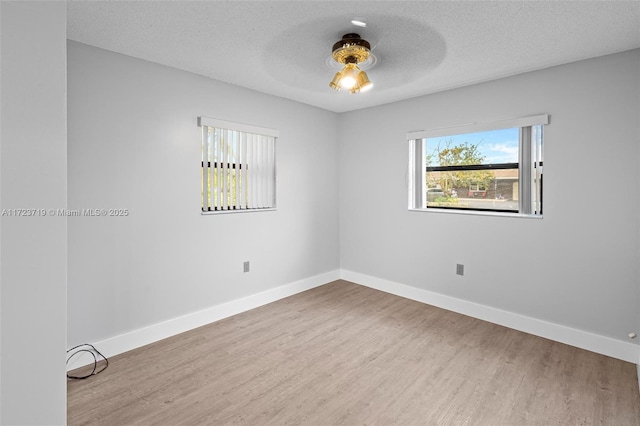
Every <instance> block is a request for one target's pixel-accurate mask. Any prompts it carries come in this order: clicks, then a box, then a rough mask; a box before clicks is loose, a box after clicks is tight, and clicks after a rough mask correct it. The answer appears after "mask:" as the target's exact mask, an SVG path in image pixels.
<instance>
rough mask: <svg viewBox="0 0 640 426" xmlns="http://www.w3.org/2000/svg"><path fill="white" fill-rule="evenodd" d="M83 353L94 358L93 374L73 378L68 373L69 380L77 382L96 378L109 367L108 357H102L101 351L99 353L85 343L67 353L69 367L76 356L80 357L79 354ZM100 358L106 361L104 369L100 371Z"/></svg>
mask: <svg viewBox="0 0 640 426" xmlns="http://www.w3.org/2000/svg"><path fill="white" fill-rule="evenodd" d="M80 348H82V349H80ZM89 348H91V349H89ZM76 349H77V350H76ZM73 351H75V352H73ZM69 352H72V353H71V355H69ZM82 352H88V353H90V354H91V356H93V371H91V373H89V374H87V375H86V376H71V375H69V373H67V378H69V379H77V380H83V379H88V378H89V377H91V376H95V375H96V374H98V373H102V372H103V371H104V370H106V369H107V367H108V366H109V360H108V359H107V357H106V356H104V355H102V354H101V353H100V351H98V350H97V349H96V348H95V346H93V345H91V344H89V343H83V344H82V345H78V346H76V347H73V348H71V349H69V350H68V351H67V365H69V361H70V360H71V359H72V358H73V357H74V356H76V355H78V354H79V353H82ZM98 356H99V357H100V358H102V359H103V360H104V361H105V364H104V367H102V368H101V369H99V370H98V362H100V360H99V359H98Z"/></svg>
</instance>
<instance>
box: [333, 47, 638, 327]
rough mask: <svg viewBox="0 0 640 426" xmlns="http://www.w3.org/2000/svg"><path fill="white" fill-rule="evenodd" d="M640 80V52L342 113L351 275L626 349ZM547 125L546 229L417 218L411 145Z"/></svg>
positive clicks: (632, 297)
mask: <svg viewBox="0 0 640 426" xmlns="http://www.w3.org/2000/svg"><path fill="white" fill-rule="evenodd" d="M639 75H640V51H638V50H636V51H631V52H624V53H620V54H615V55H610V56H606V57H601V58H596V59H592V60H588V61H583V62H578V63H573V64H569V65H565V66H560V67H555V68H550V69H546V70H542V71H537V72H532V73H527V74H522V75H518V76H514V77H510V78H504V79H501V80H496V81H492V82H488V83H484V84H477V85H474V86H469V87H465V88H460V89H457V90H451V91H447V92H442V93H438V94H433V95H428V96H422V97H418V98H415V99H411V100H407V101H403V102H398V103H394V104H389V105H385V106H380V107H376V108H370V109H366V110H361V111H356V112H351V113H346V114H342V115H341V116H340V118H339V136H340V143H339V147H340V151H339V157H338V158H339V167H338V170H339V173H340V178H339V184H340V253H341V267H342V268H343V269H346V270H351V271H354V272H360V273H364V274H367V275H371V276H375V277H378V278H382V279H386V280H390V281H394V282H398V283H402V284H406V285H410V286H414V287H417V288H421V289H426V290H430V291H434V292H438V293H442V294H446V295H451V296H454V297H457V298H459V299H463V300H468V301H472V302H476V303H480V304H484V305H488V306H491V307H495V308H499V309H503V310H506V311H510V312H515V313H519V314H522V315H526V316H530V317H533V318H537V319H541V320H545V321H550V322H553V323H557V324H561V325H566V326H569V327H573V328H576V329H580V330H585V331H589V332H593V333H596V334H600V335H603V336H609V337H611V338H614V339H619V340H628V337H627V333H629V332H632V331H634V332H637V331H638V326H639V324H640V310H639V309H638V301H639V300H640V299H639V297H640V294H639V293H640V288H639V281H638V278H639V277H638V272H639V271H638V254H639V253H638V225H639V224H638V203H639V197H638V194H639V188H638V187H639V183H640V179H639V175H638V158H639V153H638V146H639V143H638V142H639V140H638V136H639V134H640V128H639V121H638V116H639V112H640V82H639V78H638V76H639ZM425 78H427V77H425ZM541 113H548V114H550V115H551V124H550V125H549V126H547V127H546V129H545V159H544V163H545V192H544V202H545V214H544V218H543V219H541V220H537V219H524V218H506V217H489V216H471V215H459V214H441V213H433V212H410V211H408V210H407V189H406V179H407V176H406V175H407V158H408V144H407V142H406V140H405V139H406V133H407V132H409V131H413V130H422V129H428V128H438V127H446V126H453V125H459V124H464V123H469V122H482V121H494V120H501V119H509V118H516V117H522V116H528V115H535V114H541ZM456 263H462V264H464V265H465V276H464V277H460V276H457V275H455V265H456Z"/></svg>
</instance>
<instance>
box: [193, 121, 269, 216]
mask: <svg viewBox="0 0 640 426" xmlns="http://www.w3.org/2000/svg"><path fill="white" fill-rule="evenodd" d="M198 126H200V127H202V162H201V180H202V186H201V194H200V198H201V209H202V212H203V213H210V212H211V213H215V212H242V211H257V210H273V209H275V207H276V157H275V144H276V138H277V137H278V131H277V130H273V129H266V128H262V127H256V126H251V125H247V124H240V123H231V122H228V121H222V120H217V119H212V118H205V117H200V118H198Z"/></svg>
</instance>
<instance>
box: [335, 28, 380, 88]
mask: <svg viewBox="0 0 640 426" xmlns="http://www.w3.org/2000/svg"><path fill="white" fill-rule="evenodd" d="M370 55H371V45H370V44H369V42H368V41H366V40H363V39H362V38H360V35H358V34H355V33H349V34H345V35H344V36H342V39H341V40H340V41H338V42H336V43H335V44H334V45H333V50H332V53H331V57H332V58H333V60H334V61H336V62H337V63H339V64H343V65H344V68H342V70H341V71H339V72H337V73H336V75H335V76H334V77H333V80H331V82H330V83H329V87H331V88H332V89H335V90H338V91H339V90H340V89H341V88H342V89H347V90H349V92H350V93H358V92H361V91H366V90H369V89H371V87H373V84H372V83H371V81H369V77H368V76H367V73H365V72H364V71H362V70H361V69H360V68H359V67H358V64H360V63H362V62H364V61H366V60H367V59H368V58H369V56H370Z"/></svg>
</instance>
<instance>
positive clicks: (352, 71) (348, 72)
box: [340, 64, 358, 89]
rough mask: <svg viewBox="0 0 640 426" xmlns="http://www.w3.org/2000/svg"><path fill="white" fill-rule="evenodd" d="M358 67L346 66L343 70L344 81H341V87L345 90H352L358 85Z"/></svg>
mask: <svg viewBox="0 0 640 426" xmlns="http://www.w3.org/2000/svg"><path fill="white" fill-rule="evenodd" d="M357 68H358V67H356V66H355V65H353V64H347V65H345V67H344V69H343V70H342V79H341V80H340V86H342V88H343V89H352V88H353V86H355V85H356V69H357Z"/></svg>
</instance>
